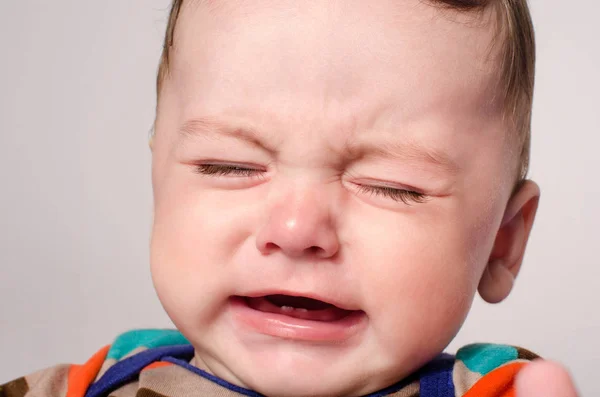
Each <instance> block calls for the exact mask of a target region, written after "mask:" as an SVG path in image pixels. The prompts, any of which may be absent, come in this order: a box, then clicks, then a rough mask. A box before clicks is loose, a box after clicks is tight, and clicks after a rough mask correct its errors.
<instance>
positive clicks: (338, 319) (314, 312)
mask: <svg viewBox="0 0 600 397" xmlns="http://www.w3.org/2000/svg"><path fill="white" fill-rule="evenodd" d="M230 308H231V313H232V315H233V319H234V321H236V322H237V323H238V324H241V325H243V327H242V328H239V329H240V330H250V332H258V333H259V334H263V335H269V336H273V337H276V338H281V339H286V340H296V341H310V342H320V343H336V344H341V343H343V342H344V341H347V340H349V339H350V338H352V337H353V336H357V335H359V334H361V332H362V330H364V329H365V328H366V325H367V324H368V321H367V315H366V313H365V312H364V311H362V310H350V308H345V309H343V308H341V307H339V306H337V305H335V304H333V303H330V302H324V301H321V300H318V299H314V298H309V297H304V296H293V295H286V294H266V295H262V296H232V297H231V299H230ZM241 332H244V331H241Z"/></svg>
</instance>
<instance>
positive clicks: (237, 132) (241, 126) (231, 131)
mask: <svg viewBox="0 0 600 397" xmlns="http://www.w3.org/2000/svg"><path fill="white" fill-rule="evenodd" d="M179 135H180V137H181V138H183V139H184V140H186V139H189V138H193V137H204V138H206V137H211V136H213V137H214V136H215V135H221V136H229V137H233V138H237V139H240V140H242V141H246V142H248V143H250V144H252V145H253V146H257V147H259V148H262V149H264V150H267V151H268V152H274V151H275V149H274V148H273V147H271V146H270V145H268V144H267V143H266V142H265V141H264V139H261V136H262V134H260V133H259V132H258V131H257V130H256V129H255V128H254V127H253V126H251V125H249V124H246V123H227V122H224V121H221V120H218V119H216V118H214V117H206V116H205V117H197V118H193V119H189V120H187V121H186V122H185V123H183V124H182V126H181V127H180V128H179Z"/></svg>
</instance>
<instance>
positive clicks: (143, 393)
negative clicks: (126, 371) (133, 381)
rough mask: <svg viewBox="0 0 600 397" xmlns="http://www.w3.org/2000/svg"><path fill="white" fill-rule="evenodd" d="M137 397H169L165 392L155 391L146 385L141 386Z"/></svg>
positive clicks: (136, 394)
mask: <svg viewBox="0 0 600 397" xmlns="http://www.w3.org/2000/svg"><path fill="white" fill-rule="evenodd" d="M135 397H167V396H165V395H164V394H160V393H157V392H155V391H154V390H150V389H146V388H145V387H142V388H140V389H139V390H138V391H137V393H135Z"/></svg>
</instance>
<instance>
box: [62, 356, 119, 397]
mask: <svg viewBox="0 0 600 397" xmlns="http://www.w3.org/2000/svg"><path fill="white" fill-rule="evenodd" d="M108 349H110V345H108V346H104V347H103V348H102V349H100V350H98V352H97V353H96V354H94V355H93V356H92V358H90V359H89V360H88V361H87V362H86V363H85V364H83V365H71V367H70V368H69V380H68V383H67V396H66V397H84V396H85V392H86V391H87V389H88V387H89V386H90V384H91V383H92V382H93V381H94V379H96V376H97V375H98V372H100V368H101V367H102V364H103V363H104V360H105V359H106V355H107V354H108Z"/></svg>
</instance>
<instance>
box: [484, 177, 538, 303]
mask: <svg viewBox="0 0 600 397" xmlns="http://www.w3.org/2000/svg"><path fill="white" fill-rule="evenodd" d="M539 199H540V188H539V187H538V185H537V184H536V183H535V182H532V181H529V180H527V181H524V182H523V183H522V184H521V186H520V187H519V189H518V190H517V191H516V192H515V194H514V195H513V196H512V198H511V199H510V201H509V202H508V204H507V206H506V211H505V213H504V218H503V219H502V224H501V225H500V229H499V230H498V234H497V235H496V241H495V242H494V248H493V250H492V254H491V255H490V259H489V262H488V264H487V266H486V268H485V270H484V272H483V275H482V277H481V280H480V281H479V295H481V297H482V298H483V299H484V300H485V301H487V302H489V303H498V302H501V301H502V300H504V299H505V298H506V297H507V296H508V294H509V293H510V291H511V290H512V287H513V284H514V282H515V278H516V277H517V274H518V273H519V270H520V268H521V263H522V262H523V255H524V254H525V247H526V246H527V240H528V239H529V233H530V232H531V227H532V226H533V221H534V219H535V213H536V211H537V208H538V203H539Z"/></svg>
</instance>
